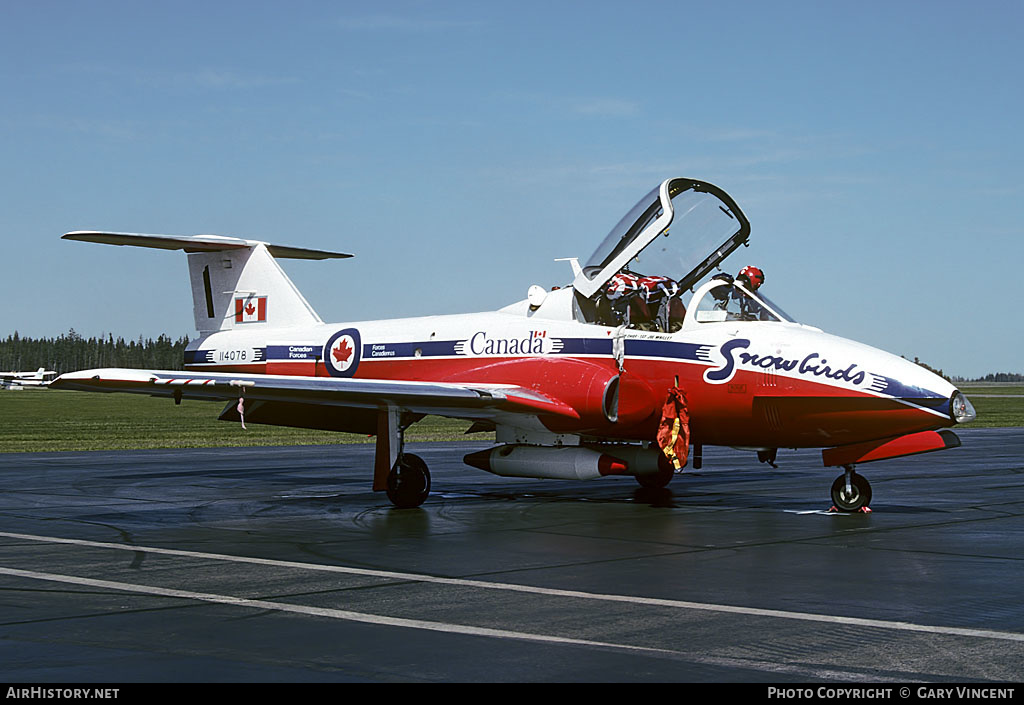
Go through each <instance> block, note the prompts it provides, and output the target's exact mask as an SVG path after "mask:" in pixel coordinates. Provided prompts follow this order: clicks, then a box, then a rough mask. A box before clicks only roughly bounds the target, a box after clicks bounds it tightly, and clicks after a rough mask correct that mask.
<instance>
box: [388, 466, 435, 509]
mask: <svg viewBox="0 0 1024 705" xmlns="http://www.w3.org/2000/svg"><path fill="white" fill-rule="evenodd" d="M429 494H430V471H429V470H427V464H426V463H425V462H423V459H422V458H420V457H419V456H418V455H413V454H412V453H403V454H402V455H400V456H398V460H397V461H396V462H395V467H393V468H391V472H389V473H388V487H387V495H388V499H390V500H391V503H392V504H394V505H395V506H396V507H398V508H399V509H410V508H412V507H418V506H420V505H421V504H423V501H424V500H425V499H426V498H427V495H429Z"/></svg>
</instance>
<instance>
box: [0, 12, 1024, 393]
mask: <svg viewBox="0 0 1024 705" xmlns="http://www.w3.org/2000/svg"><path fill="white" fill-rule="evenodd" d="M2 7H3V15H4V21H3V23H0V101H2V105H3V109H2V110H0V193H2V196H0V199H2V200H0V206H2V207H0V246H2V251H3V253H4V269H3V274H2V276H0V300H2V302H3V313H2V314H0V335H2V336H6V335H8V334H9V333H12V332H13V331H14V330H18V331H19V332H20V333H21V334H22V335H29V336H50V335H58V334H60V333H63V332H66V331H67V330H68V329H70V328H72V327H73V328H74V329H75V330H76V331H78V332H79V333H81V334H83V335H86V336H90V335H99V334H103V333H107V332H112V333H114V335H115V336H124V337H126V338H137V337H138V336H139V335H143V336H146V337H150V336H154V337H155V336H156V335H158V334H159V333H162V332H165V333H168V334H170V335H172V336H174V337H177V336H180V335H190V334H192V316H191V300H190V293H189V288H188V282H187V268H186V265H185V256H184V255H183V254H182V253H180V252H171V253H168V252H161V251H151V250H145V249H139V248H115V247H108V246H102V245H89V244H84V243H77V242H66V241H61V240H60V236H61V235H62V234H63V233H65V232H68V231H71V230H80V229H102V230H117V231H127V232H153V233H178V234H197V233H217V234H222V235H236V236H242V237H251V238H255V239H263V240H268V241H272V242H277V243H281V244H289V245H296V246H305V247H313V248H322V249H332V250H340V251H344V252H352V253H354V254H355V255H356V258H355V259H351V260H343V261H331V262H315V263H314V262H294V261H286V262H284V263H283V265H284V267H285V269H286V270H287V271H288V272H289V274H290V276H291V277H292V279H293V280H294V281H295V282H296V284H297V285H298V286H299V288H300V289H301V290H302V291H303V293H304V294H305V295H306V297H307V298H308V299H309V300H310V302H311V303H312V304H313V306H314V308H316V309H317V311H318V312H319V313H320V315H321V317H323V318H324V320H330V321H353V320H363V319H368V318H385V317H402V316H411V315H426V314H432V313H458V312H467V311H478V310H488V309H494V308H498V307H500V306H503V305H505V304H507V303H510V302H512V301H515V300H518V299H521V298H524V297H525V294H526V290H527V288H528V287H529V286H530V285H531V284H535V283H536V284H541V285H544V286H546V287H547V286H551V285H561V284H566V283H568V282H569V281H570V280H571V276H570V271H569V268H568V266H567V265H566V263H564V262H557V263H556V262H553V261H552V260H553V259H554V258H556V257H569V256H578V257H581V258H585V257H586V256H587V255H589V254H590V252H591V251H592V250H593V249H594V248H595V247H596V246H597V244H598V243H599V242H600V241H601V239H602V238H603V237H604V235H605V234H606V233H607V231H608V230H609V229H610V228H611V227H612V226H613V225H614V224H615V223H616V221H618V219H619V218H620V217H621V216H622V215H623V214H624V213H625V212H626V211H627V210H628V209H629V208H630V207H631V206H632V205H633V203H634V202H635V201H636V200H637V199H638V198H639V197H640V196H641V195H643V194H644V193H645V192H646V191H647V190H649V189H650V188H652V187H653V186H654V185H656V184H657V183H658V182H660V181H661V180H662V179H664V178H666V177H669V176H691V177H695V178H699V179H703V180H707V181H711V182H713V183H715V184H717V185H719V186H721V187H722V188H724V189H725V190H726V191H728V192H729V193H730V194H731V195H732V196H733V197H734V198H735V199H736V200H737V202H738V203H739V205H740V206H741V208H743V210H744V212H745V213H746V214H747V216H748V217H749V219H750V221H751V223H752V226H753V231H752V236H751V247H750V248H749V249H744V250H741V251H740V252H738V253H736V254H735V255H734V256H733V258H732V259H730V260H729V261H728V262H727V268H728V269H739V268H740V267H741V266H742V265H744V264H757V265H758V266H760V267H762V268H763V269H764V270H765V272H766V284H765V286H766V289H765V291H766V292H767V293H768V294H769V296H771V297H772V298H773V299H774V300H775V301H776V302H778V303H779V304H780V305H781V306H782V307H783V308H785V309H786V310H787V311H788V312H789V313H790V314H792V315H793V316H794V317H796V318H797V319H798V320H801V321H802V322H806V323H810V324H813V325H817V326H819V327H821V328H824V329H825V330H827V331H829V332H832V333H836V334H838V335H842V336H844V337H849V338H853V339H855V340H859V341H861V342H865V343H868V344H870V345H875V346H877V347H880V348H882V349H885V350H888V351H890V352H893V353H896V354H901V355H904V356H906V357H909V358H913V357H915V356H917V357H920V358H921V359H922V360H923V361H926V362H928V363H929V364H931V365H933V366H935V367H940V368H942V369H943V370H944V371H946V372H947V373H949V374H955V375H963V376H975V375H981V374H985V373H988V372H994V371H1015V372H1024V355H1022V354H1021V350H1022V349H1024V323H1022V315H1021V313H1020V312H1019V310H1018V309H1019V305H1018V304H1019V302H1020V288H1021V287H1020V279H1021V277H1020V275H1019V274H1018V272H1019V271H1020V268H1021V262H1022V260H1024V246H1022V244H1021V240H1022V238H1021V233H1022V229H1024V227H1022V225H1021V222H1022V215H1024V206H1022V204H1024V175H1022V167H1024V138H1022V137H1021V128H1022V126H1024V119H1022V115H1024V91H1022V90H1021V86H1022V85H1024V80H1022V79H1024V76H1022V74H1024V49H1022V48H1021V42H1020V41H1019V35H1020V31H1021V29H1022V27H1024V4H1022V3H1020V2H996V1H987V0H982V1H981V2H977V3H971V4H967V3H961V2H955V3H954V2H909V1H904V2H893V1H889V2H870V1H869V2H859V3H841V2H820V1H819V2H786V1H785V0H777V1H775V2H772V3H763V2H716V3H692V2H676V3H664V2H658V3H644V2H629V3H626V2H558V1H552V0H548V1H547V2H518V3H491V2H415V1H404V2H403V1H394V2H389V3H386V4H384V3H376V2H373V3H371V2H365V3H357V2H294V3H283V2H277V3H258V2H215V3H194V2H181V1H179V2H175V3H165V4H156V3H138V2H104V1H100V0H98V1H97V2H90V3H82V2H49V1H46V0H41V1H40V2H33V3H14V2H5V3H3V6H2Z"/></svg>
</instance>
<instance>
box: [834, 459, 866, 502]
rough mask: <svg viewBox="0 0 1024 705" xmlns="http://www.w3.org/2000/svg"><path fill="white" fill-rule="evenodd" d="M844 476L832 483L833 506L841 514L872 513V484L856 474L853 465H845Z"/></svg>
mask: <svg viewBox="0 0 1024 705" xmlns="http://www.w3.org/2000/svg"><path fill="white" fill-rule="evenodd" d="M843 470H844V472H843V474H842V475H840V476H839V477H837V478H836V481H835V482H833V483H832V505H833V507H834V508H835V509H837V510H839V511H841V512H870V511H871V510H870V509H868V504H870V503H871V483H869V482H868V481H867V479H866V478H865V477H864V476H863V475H858V474H857V473H856V472H854V466H853V465H844V466H843Z"/></svg>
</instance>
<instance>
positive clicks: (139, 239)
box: [63, 230, 352, 259]
mask: <svg viewBox="0 0 1024 705" xmlns="http://www.w3.org/2000/svg"><path fill="white" fill-rule="evenodd" d="M63 239H64V240H80V241H82V242H99V243H102V244H104V245H133V246H135V247H155V248H157V249H161V250H184V251H185V252H223V251H224V250H239V249H244V248H248V247H255V246H256V245H266V246H267V250H268V251H269V252H270V254H272V255H273V256H274V257H280V258H283V259H341V258H344V257H351V256H352V255H349V254H345V253H343V252H327V251H326V250H310V249H306V248H304V247H288V246H285V245H271V244H269V243H266V242H262V241H261V240H244V239H242V238H237V237H225V236H223V235H149V234H145V233H107V232H99V231H95V230H76V231H75V232H70V233H68V234H66V235H65V236H64V237H63Z"/></svg>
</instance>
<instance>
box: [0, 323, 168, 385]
mask: <svg viewBox="0 0 1024 705" xmlns="http://www.w3.org/2000/svg"><path fill="white" fill-rule="evenodd" d="M186 345H188V338H187V337H184V336H182V337H181V338H179V339H178V340H172V339H171V338H170V336H167V335H163V334H161V335H159V336H158V337H157V339H156V340H153V339H152V338H146V339H143V337H142V336H141V335H140V336H139V339H138V340H130V341H125V339H124V338H116V339H115V338H114V335H113V333H107V334H105V335H101V336H99V337H91V338H83V337H82V336H81V335H79V334H78V333H76V332H75V329H74V328H72V329H71V330H69V331H68V332H67V333H65V334H62V335H60V336H58V337H56V338H23V337H21V336H20V335H18V332H17V331H15V332H14V334H13V335H8V336H7V338H6V339H0V370H2V371H5V372H6V371H15V372H18V371H31V370H37V369H39V368H40V367H45V368H46V369H48V370H53V371H54V372H56V373H57V374H64V373H65V372H74V371H76V370H89V369H93V368H97V367H133V368H138V369H154V370H180V369H182V367H183V366H184V358H185V346H186Z"/></svg>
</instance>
